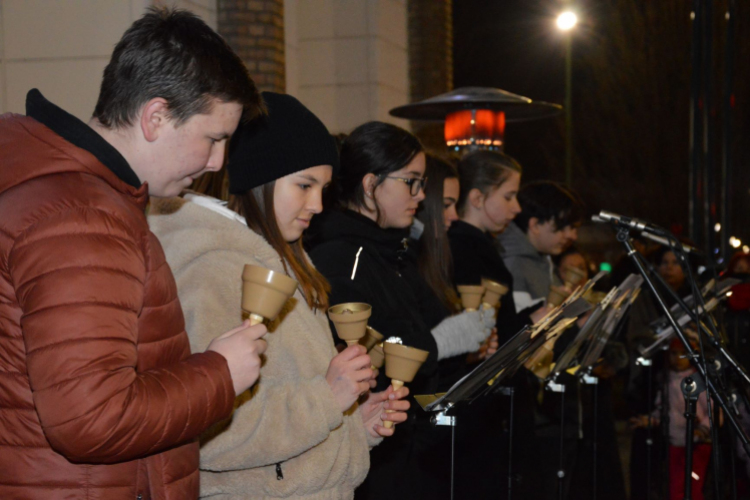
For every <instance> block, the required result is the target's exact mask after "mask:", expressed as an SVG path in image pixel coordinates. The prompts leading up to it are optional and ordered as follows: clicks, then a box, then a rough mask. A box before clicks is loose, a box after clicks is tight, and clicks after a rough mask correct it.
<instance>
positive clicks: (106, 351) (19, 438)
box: [0, 115, 234, 500]
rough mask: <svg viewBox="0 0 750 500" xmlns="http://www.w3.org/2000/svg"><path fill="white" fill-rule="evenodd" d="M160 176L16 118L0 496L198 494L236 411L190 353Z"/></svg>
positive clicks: (1, 127)
mask: <svg viewBox="0 0 750 500" xmlns="http://www.w3.org/2000/svg"><path fill="white" fill-rule="evenodd" d="M147 200H148V196H147V190H146V186H142V187H141V188H139V189H135V188H133V187H130V186H129V185H127V184H126V183H124V182H122V181H121V180H119V179H118V178H117V176H115V174H113V173H112V172H111V171H110V170H109V169H108V168H107V167H106V166H104V165H103V164H101V163H100V162H99V161H98V160H97V159H96V158H95V157H94V156H93V155H92V154H90V153H89V152H88V151H85V150H83V149H80V148H78V147H76V146H73V145H72V144H70V143H69V142H67V141H65V140H64V139H63V138H61V137H60V136H58V135H57V134H55V133H54V132H52V131H51V130H50V129H49V128H47V127H45V126H44V125H42V124H40V123H39V122H37V121H35V120H33V119H31V118H27V117H25V116H20V115H3V116H0V498H2V499H11V498H12V499H44V500H55V499H63V498H65V499H78V498H81V499H84V498H85V499H106V500H118V499H128V500H135V499H144V500H145V499H165V500H186V499H191V498H197V496H198V444H197V443H196V441H195V438H196V437H197V436H198V435H199V434H200V433H201V432H202V431H204V430H205V429H206V428H207V427H209V426H210V425H211V424H212V423H214V422H216V421H218V420H220V419H222V418H226V417H227V416H228V415H229V413H230V412H231V410H232V404H233V402H234V390H233V386H232V381H231V377H230V375H229V370H228V368H227V364H226V360H225V359H224V358H223V357H222V356H221V355H219V354H217V353H214V352H208V353H201V354H194V355H190V346H189V343H188V339H187V335H186V334H185V327H184V319H183V315H182V310H181V308H180V303H179V300H178V298H177V289H176V287H175V282H174V278H173V277H172V272H171V271H170V269H169V266H168V265H167V263H166V261H165V259H164V253H163V251H162V248H161V246H160V245H159V242H158V241H157V239H156V237H155V236H154V235H153V234H152V233H151V232H150V231H149V229H148V226H147V224H146V218H145V214H144V209H145V207H146V203H147Z"/></svg>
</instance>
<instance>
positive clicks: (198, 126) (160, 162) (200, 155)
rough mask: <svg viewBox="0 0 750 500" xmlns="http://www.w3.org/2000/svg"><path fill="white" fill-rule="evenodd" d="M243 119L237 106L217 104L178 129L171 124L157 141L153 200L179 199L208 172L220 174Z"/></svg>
mask: <svg viewBox="0 0 750 500" xmlns="http://www.w3.org/2000/svg"><path fill="white" fill-rule="evenodd" d="M241 116H242V106H241V105H240V104H238V103H235V102H220V101H216V102H214V104H213V106H212V107H211V110H210V111H209V112H208V113H207V114H196V115H193V116H191V117H190V118H188V120H187V121H186V122H184V123H182V124H181V125H179V126H177V127H175V124H174V122H173V121H170V122H169V123H168V124H166V125H165V126H164V127H162V128H161V130H160V132H159V137H158V138H157V140H156V141H154V152H153V155H152V158H151V162H150V163H151V165H149V167H148V171H147V174H146V175H147V177H148V178H146V179H142V180H143V181H147V182H148V183H149V193H150V194H151V195H152V196H177V195H178V194H180V193H181V192H182V191H183V190H184V189H186V188H188V187H189V186H190V184H192V182H193V180H195V179H197V178H198V177H200V176H201V175H203V174H204V173H206V172H215V171H217V170H220V169H221V167H222V165H223V163H224V155H225V151H226V147H227V144H228V142H229V138H230V137H231V135H232V134H233V133H234V131H235V129H236V128H237V125H238V124H239V121H240V117H241Z"/></svg>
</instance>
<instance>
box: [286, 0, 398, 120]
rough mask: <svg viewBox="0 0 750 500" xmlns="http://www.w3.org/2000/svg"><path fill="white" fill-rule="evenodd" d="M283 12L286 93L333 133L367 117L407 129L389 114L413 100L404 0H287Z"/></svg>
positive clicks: (367, 118)
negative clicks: (410, 98) (411, 95)
mask: <svg viewBox="0 0 750 500" xmlns="http://www.w3.org/2000/svg"><path fill="white" fill-rule="evenodd" d="M284 10H285V29H286V32H285V36H286V47H287V58H286V66H287V75H288V76H287V92H288V93H290V94H293V95H295V96H296V97H298V98H299V99H300V100H301V101H302V102H303V103H304V104H305V105H306V106H308V107H309V108H310V109H311V110H312V111H313V112H315V114H317V115H318V116H319V117H320V118H321V119H322V120H323V122H324V123H325V124H326V125H327V126H328V128H329V129H330V130H331V132H333V133H337V132H350V131H351V130H352V129H353V128H354V127H356V126H358V125H361V124H362V123H364V122H367V121H369V120H382V121H388V122H392V123H396V124H398V125H400V126H403V127H408V122H406V121H405V120H398V119H395V118H392V117H390V116H389V115H388V110H390V109H391V108H393V107H396V106H399V105H402V104H406V103H407V102H409V67H408V46H407V39H408V38H407V8H406V0H285V2H284ZM290 18H293V19H294V22H291V23H290V22H289V21H288V20H289V19H290ZM290 75H292V76H291V78H290Z"/></svg>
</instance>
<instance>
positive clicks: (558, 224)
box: [514, 181, 586, 233]
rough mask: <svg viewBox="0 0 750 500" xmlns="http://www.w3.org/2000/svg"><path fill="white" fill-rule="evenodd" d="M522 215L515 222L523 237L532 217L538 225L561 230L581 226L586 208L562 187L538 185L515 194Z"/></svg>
mask: <svg viewBox="0 0 750 500" xmlns="http://www.w3.org/2000/svg"><path fill="white" fill-rule="evenodd" d="M518 203H519V204H520V205H521V213H520V214H518V215H517V216H516V218H515V221H514V222H515V223H516V226H518V227H519V228H520V229H521V231H523V232H524V233H525V232H527V231H528V230H529V220H531V218H532V217H535V218H536V219H537V220H538V221H539V222H540V223H542V224H543V223H545V222H548V221H554V223H555V229H556V230H561V229H563V228H565V227H567V226H574V225H577V224H580V223H581V222H583V218H584V216H585V211H586V208H585V206H584V204H583V201H581V199H580V197H579V196H578V195H577V194H575V193H574V192H573V191H571V190H570V189H568V188H566V187H564V186H563V185H562V184H559V183H557V182H552V181H538V182H532V183H530V184H527V185H526V186H524V187H522V188H521V190H520V191H519V192H518Z"/></svg>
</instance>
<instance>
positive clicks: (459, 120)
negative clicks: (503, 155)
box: [444, 109, 505, 147]
mask: <svg viewBox="0 0 750 500" xmlns="http://www.w3.org/2000/svg"><path fill="white" fill-rule="evenodd" d="M444 133H445V142H446V144H447V145H448V146H471V145H476V146H485V147H500V146H502V145H503V139H504V135H505V113H503V112H502V111H492V110H489V109H476V110H470V109H469V110H462V111H456V112H453V113H450V114H449V115H447V116H446V117H445V129H444Z"/></svg>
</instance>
